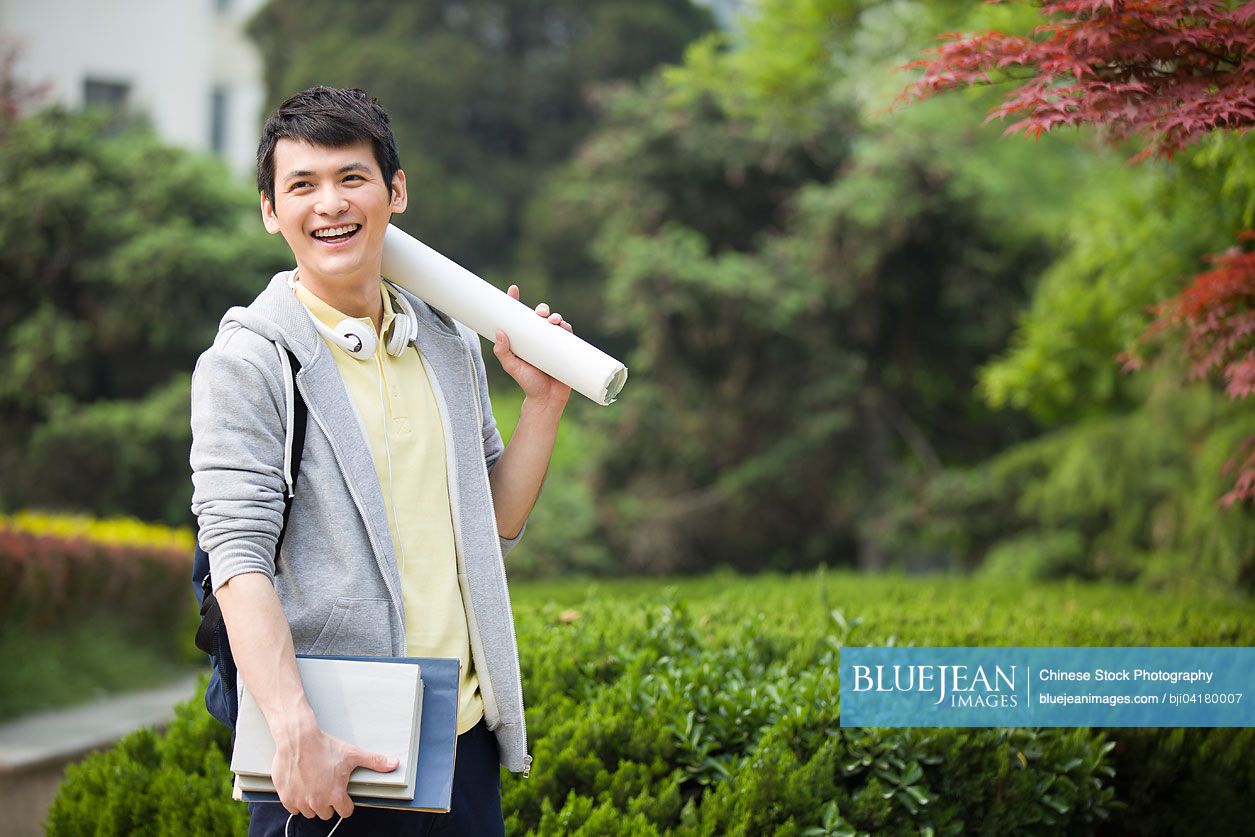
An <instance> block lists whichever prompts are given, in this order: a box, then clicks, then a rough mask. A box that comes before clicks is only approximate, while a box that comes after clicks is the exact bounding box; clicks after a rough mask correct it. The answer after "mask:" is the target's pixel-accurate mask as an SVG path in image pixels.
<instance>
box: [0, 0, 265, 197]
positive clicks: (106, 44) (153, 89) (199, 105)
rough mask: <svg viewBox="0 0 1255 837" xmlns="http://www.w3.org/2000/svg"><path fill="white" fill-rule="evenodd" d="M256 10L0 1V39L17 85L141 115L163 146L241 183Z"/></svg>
mask: <svg viewBox="0 0 1255 837" xmlns="http://www.w3.org/2000/svg"><path fill="white" fill-rule="evenodd" d="M263 2H265V0H0V37H3V38H6V39H11V40H13V41H15V42H16V43H17V46H18V49H19V50H20V52H19V56H18V61H17V66H16V72H17V74H18V75H19V77H20V78H21V79H22V80H23V81H26V82H29V83H47V84H48V85H49V87H50V97H51V98H52V99H54V100H56V101H59V102H62V103H64V104H65V105H67V106H69V107H80V106H82V105H85V104H100V105H113V106H120V107H123V108H125V109H126V110H128V111H133V112H139V113H143V114H146V115H147V117H148V118H149V120H150V121H151V123H152V126H153V128H154V129H155V130H156V132H157V134H158V135H159V136H161V137H162V138H163V139H164V140H166V141H167V142H169V143H171V144H173V145H180V146H183V147H185V148H189V149H192V150H196V151H211V152H214V153H216V154H218V155H220V156H221V157H222V158H223V159H224V160H225V161H226V162H227V164H228V165H229V166H230V167H231V170H232V171H234V172H236V173H237V174H239V175H240V176H242V177H247V176H250V175H251V172H252V170H253V166H254V159H255V156H256V153H257V135H258V131H259V130H260V128H261V119H262V117H263V116H264V114H263V113H262V112H261V109H262V106H263V96H264V88H263V85H262V61H261V57H260V56H259V55H258V53H257V50H256V48H255V47H254V45H253V43H252V41H251V40H249V38H248V36H247V35H246V34H245V32H244V26H245V24H246V23H247V22H248V20H249V18H250V17H252V15H253V14H254V13H255V12H256V11H257V9H258V8H259V7H260V6H261V5H262V4H263Z"/></svg>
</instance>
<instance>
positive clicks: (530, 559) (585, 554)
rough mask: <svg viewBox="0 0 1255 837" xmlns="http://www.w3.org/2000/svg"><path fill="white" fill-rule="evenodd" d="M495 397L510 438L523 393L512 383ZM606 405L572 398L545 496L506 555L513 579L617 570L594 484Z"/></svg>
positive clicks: (502, 425)
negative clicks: (600, 530)
mask: <svg viewBox="0 0 1255 837" xmlns="http://www.w3.org/2000/svg"><path fill="white" fill-rule="evenodd" d="M510 386H511V388H510V389H508V390H506V391H504V392H494V393H493V396H492V409H493V415H494V416H495V417H496V420H497V427H498V428H499V429H500V431H501V435H502V438H503V439H504V440H505V441H506V442H509V440H510V437H511V435H513V433H514V426H515V424H516V423H517V421H518V417H519V409H520V407H521V405H522V403H523V394H522V392H521V391H520V390H519V388H518V387H517V386H515V385H514V384H513V383H511V385H510ZM601 409H602V408H601V407H598V406H595V405H593V404H592V403H591V402H585V401H584V399H582V398H581V397H580V396H578V395H575V396H572V398H571V402H570V403H569V404H568V405H567V409H566V413H565V415H564V416H563V419H562V424H561V425H560V426H559V427H558V437H557V439H556V440H555V441H554V447H553V455H552V456H551V457H550V460H549V470H548V471H547V472H546V474H545V482H544V486H543V488H542V489H541V495H540V499H539V500H538V501H537V503H536V506H535V507H534V508H533V510H532V514H531V516H530V517H529V518H528V523H527V531H526V532H525V533H524V535H523V539H522V540H521V541H519V544H518V546H516V547H515V548H514V549H513V550H512V551H511V552H510V555H509V557H508V558H507V559H506V569H507V570H508V571H509V574H510V578H512V579H520V578H540V577H545V576H549V577H554V576H559V575H570V574H576V575H579V574H584V575H601V574H605V573H608V572H610V571H611V570H612V569H613V566H612V564H611V560H610V555H609V552H608V550H607V549H606V546H605V544H604V543H603V542H602V540H601V539H600V538H599V537H598V521H597V518H596V509H597V503H596V495H597V491H598V487H597V485H596V483H595V482H594V478H595V470H596V463H597V462H598V461H600V458H601V455H602V448H603V446H604V444H605V442H604V438H603V436H601V435H600V434H599V432H598V424H597V418H598V417H597V416H596V412H597V411H599V410H601Z"/></svg>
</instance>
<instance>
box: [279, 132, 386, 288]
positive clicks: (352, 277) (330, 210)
mask: <svg viewBox="0 0 1255 837" xmlns="http://www.w3.org/2000/svg"><path fill="white" fill-rule="evenodd" d="M274 165H275V168H274V171H275V199H274V203H273V204H272V203H271V202H270V200H269V199H268V198H267V197H266V196H265V195H262V197H261V213H262V220H263V221H264V222H265V224H266V229H267V230H268V231H269V232H271V233H281V234H282V235H283V238H284V240H285V241H286V242H287V243H288V246H289V247H291V248H292V254H293V255H294V256H296V263H297V265H298V266H299V267H300V269H301V279H302V281H305V282H309V281H310V280H313V281H314V282H315V283H316V284H324V283H325V284H331V285H344V284H355V283H358V282H361V283H366V282H368V281H369V282H373V281H375V280H377V279H378V278H379V265H380V261H381V259H382V257H383V237H384V233H385V232H386V231H387V229H388V222H389V220H390V219H391V217H392V213H394V212H402V211H404V210H405V204H406V194H405V174H404V172H400V171H398V172H397V173H396V175H395V176H394V177H393V178H392V184H391V186H392V189H391V191H390V190H389V184H388V183H385V182H384V179H383V173H382V172H381V171H380V169H379V164H378V163H377V162H376V161H375V154H374V150H373V148H372V146H371V143H370V141H369V140H361V141H360V142H357V143H355V144H353V145H349V146H346V147H344V148H325V147H323V146H319V145H310V144H309V143H307V142H301V141H297V140H292V139H281V140H279V141H278V142H277V143H276V144H275V152H274Z"/></svg>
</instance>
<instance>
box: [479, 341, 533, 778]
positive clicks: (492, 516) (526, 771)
mask: <svg viewBox="0 0 1255 837" xmlns="http://www.w3.org/2000/svg"><path fill="white" fill-rule="evenodd" d="M466 363H467V366H468V367H469V369H470V373H471V380H472V381H475V380H476V379H477V377H478V376H476V374H475V362H474V360H473V359H472V358H471V354H470V352H467V356H466ZM475 417H476V418H477V419H478V423H477V425H476V426H477V427H479V429H480V435H481V441H480V446H481V447H482V446H483V440H482V435H483V428H484V405H483V404H481V403H480V400H479V393H478V392H476V393H475ZM503 452H504V451H503ZM498 461H499V460H498ZM479 473H480V474H482V475H483V478H484V490H485V493H486V494H487V495H488V514H489V518H488V519H489V520H492V521H493V528H494V529H495V528H496V520H497V508H496V506H495V505H494V503H493V499H492V482H491V480H489V479H488V468H487V466H486V465H485V467H483V468H480V469H479ZM500 540H501V536H500V533H498V536H497V558H498V559H499V564H500V566H501V586H502V588H503V589H504V590H505V612H506V617H507V618H508V619H509V620H510V636H511V638H512V639H513V640H514V670H515V671H516V672H518V700H519V725H520V727H521V729H522V731H523V778H524V779H526V778H528V777H529V776H531V774H532V757H531V755H529V754H528V752H527V707H526V706H525V705H524V704H523V662H522V660H520V659H519V638H518V635H517V634H516V633H515V631H514V605H513V604H511V602H510V581H509V579H508V578H507V576H506V571H505V555H503V554H502V553H501V543H500Z"/></svg>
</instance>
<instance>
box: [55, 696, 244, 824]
mask: <svg viewBox="0 0 1255 837" xmlns="http://www.w3.org/2000/svg"><path fill="white" fill-rule="evenodd" d="M202 688H203V686H202ZM230 752H231V736H230V732H229V731H228V730H227V728H226V727H224V726H223V725H222V724H220V723H219V722H218V721H216V720H214V719H213V718H211V717H210V716H209V713H207V712H206V711H205V708H204V705H203V703H202V701H201V699H200V697H199V696H197V697H193V698H192V699H191V700H189V701H187V702H186V703H183V704H180V705H179V706H178V707H176V708H175V717H174V720H173V721H172V722H171V723H170V726H169V728H168V730H167V731H166V732H165V733H164V734H159V733H156V732H154V731H153V730H151V729H144V730H141V731H140V732H137V733H133V734H132V735H129V736H127V737H126V738H124V739H123V740H122V741H121V742H120V743H119V744H118V745H117V746H116V747H114V748H113V749H111V750H108V751H106V752H103V753H99V754H96V755H93V756H90V757H88V758H87V759H86V760H84V761H83V762H81V763H79V764H74V765H70V766H69V767H67V768H66V775H65V781H64V783H63V784H62V785H61V790H60V792H59V793H58V794H57V798H56V799H55V800H54V801H53V803H52V807H51V808H50V809H49V811H48V819H47V820H46V822H45V823H44V826H45V828H46V830H47V833H48V834H62V835H78V834H94V835H98V837H106V836H107V835H119V837H120V836H121V835H129V834H139V833H143V834H152V835H171V837H173V835H185V834H187V833H189V829H191V830H193V831H195V833H197V834H206V835H209V834H213V835H227V834H243V833H245V832H246V831H247V830H248V810H247V809H246V808H245V806H244V805H242V804H240V803H236V802H232V801H231V772H230V769H229V767H228V764H229V762H230Z"/></svg>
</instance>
